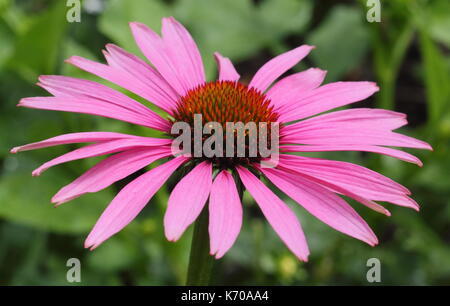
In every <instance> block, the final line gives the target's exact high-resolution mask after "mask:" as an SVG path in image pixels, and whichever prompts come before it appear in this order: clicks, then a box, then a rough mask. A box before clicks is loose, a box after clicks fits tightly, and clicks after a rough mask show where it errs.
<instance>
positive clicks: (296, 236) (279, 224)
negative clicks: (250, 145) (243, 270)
mask: <svg viewBox="0 0 450 306" xmlns="http://www.w3.org/2000/svg"><path fill="white" fill-rule="evenodd" d="M237 171H238V173H239V176H240V178H241V180H242V183H243V184H244V186H245V188H246V189H247V190H248V192H249V193H250V194H251V195H252V197H253V198H254V199H255V201H256V203H258V205H259V207H260V208H261V211H262V212H263V214H264V216H265V217H266V219H267V221H268V222H269V223H270V225H271V226H272V228H273V229H274V230H275V232H276V233H277V234H278V236H280V238H281V240H283V242H284V243H285V244H286V246H287V247H288V248H289V249H290V250H291V251H292V253H294V254H295V255H296V256H297V257H298V258H299V259H300V260H303V261H307V260H308V255H309V249H308V244H307V243H306V239H305V235H304V234H303V231H302V228H301V225H300V222H299V221H298V219H297V216H296V215H295V214H294V213H293V212H292V211H291V209H290V208H289V207H288V206H287V205H286V204H285V203H283V201H281V200H280V198H278V197H277V196H276V195H275V194H274V193H273V192H272V191H270V189H269V188H267V187H266V186H265V185H264V184H263V183H262V182H261V181H260V180H259V179H258V178H256V177H255V176H254V175H253V174H252V173H251V172H250V171H248V170H247V169H245V168H243V167H240V166H239V167H237Z"/></svg>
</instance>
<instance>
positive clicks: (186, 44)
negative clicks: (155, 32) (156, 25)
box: [161, 17, 205, 89]
mask: <svg viewBox="0 0 450 306" xmlns="http://www.w3.org/2000/svg"><path fill="white" fill-rule="evenodd" d="M161 32H162V38H163V41H164V44H165V46H166V50H167V53H168V55H169V56H170V59H171V61H172V63H173V65H174V66H175V67H177V68H178V74H179V76H180V80H181V81H182V82H183V83H184V86H185V88H186V89H192V88H195V87H197V86H199V85H203V84H204V83H205V71H204V68H203V61H202V57H201V55H200V51H199V50H198V47H197V45H196V44H195V41H194V40H193V39H192V37H191V35H190V34H189V32H188V31H187V30H186V29H185V28H184V27H183V25H182V24H180V23H179V22H178V21H176V20H175V18H173V17H169V18H163V20H162V29H161Z"/></svg>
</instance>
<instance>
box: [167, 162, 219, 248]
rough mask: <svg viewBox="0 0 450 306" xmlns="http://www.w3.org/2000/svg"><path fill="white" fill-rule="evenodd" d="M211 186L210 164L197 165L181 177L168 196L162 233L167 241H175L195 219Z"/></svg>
mask: <svg viewBox="0 0 450 306" xmlns="http://www.w3.org/2000/svg"><path fill="white" fill-rule="evenodd" d="M211 185H212V164H211V163H210V162H209V161H205V162H202V163H201V164H199V165H197V166H196V167H195V168H194V169H193V170H192V171H191V172H189V173H188V174H187V175H186V176H185V177H183V178H182V179H181V180H180V181H179V182H178V184H177V185H176V186H175V188H174V189H173V191H172V193H171V194H170V197H169V201H168V204H167V209H166V214H165V215H164V232H165V234H166V237H167V239H168V240H169V241H177V240H178V239H179V238H180V237H181V235H182V234H183V232H184V231H185V230H186V228H187V227H188V226H189V225H191V223H192V222H194V221H195V219H197V217H198V215H199V214H200V212H201V211H202V209H203V207H204V206H205V203H206V200H207V199H208V196H209V192H210V190H211Z"/></svg>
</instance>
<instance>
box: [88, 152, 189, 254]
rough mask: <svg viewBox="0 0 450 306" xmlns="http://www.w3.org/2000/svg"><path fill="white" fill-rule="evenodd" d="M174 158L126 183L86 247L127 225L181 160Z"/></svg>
mask: <svg viewBox="0 0 450 306" xmlns="http://www.w3.org/2000/svg"><path fill="white" fill-rule="evenodd" d="M186 161H187V158H185V157H177V158H175V159H172V160H171V161H168V162H166V163H164V164H162V165H161V166H158V167H156V168H154V169H152V170H150V171H148V172H146V173H145V174H143V175H141V176H140V177H138V178H137V179H135V180H134V181H132V182H131V183H129V184H128V185H127V186H125V187H124V188H123V189H122V190H121V191H120V192H119V194H118V195H117V196H116V197H115V198H114V200H113V201H112V202H111V203H110V204H109V205H108V207H107V208H106V210H105V211H104V212H103V214H102V215H101V217H100V219H99V220H98V221H97V223H96V224H95V226H94V228H93V229H92V231H91V233H90V234H89V236H88V237H87V239H86V242H85V247H86V248H91V249H94V248H96V247H97V246H99V245H100V244H101V243H102V242H103V241H105V240H106V239H108V238H109V237H111V236H112V235H114V234H116V233H117V232H119V231H120V230H122V229H123V228H124V227H125V226H127V225H128V223H130V222H131V221H132V220H133V219H134V218H135V217H136V216H137V215H138V214H139V212H140V211H141V210H142V209H143V208H144V207H145V205H147V203H148V201H149V200H150V199H151V198H152V197H153V195H154V194H155V193H156V192H157V191H158V190H159V188H161V186H162V185H163V184H164V183H165V182H166V180H167V179H168V178H169V177H170V176H171V175H172V173H173V172H174V171H175V170H176V169H177V168H178V167H179V166H180V165H181V164H183V163H184V162H186Z"/></svg>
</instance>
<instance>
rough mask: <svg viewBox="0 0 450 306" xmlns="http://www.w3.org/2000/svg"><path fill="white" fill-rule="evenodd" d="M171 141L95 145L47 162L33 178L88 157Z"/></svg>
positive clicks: (126, 140)
mask: <svg viewBox="0 0 450 306" xmlns="http://www.w3.org/2000/svg"><path fill="white" fill-rule="evenodd" d="M170 143H171V139H159V138H149V137H139V138H138V137H136V138H130V139H118V140H111V141H106V142H100V143H95V144H91V145H87V146H84V147H81V148H79V149H76V150H73V151H71V152H69V153H66V154H64V155H61V156H59V157H57V158H54V159H52V160H51V161H48V162H46V163H45V164H43V165H42V166H40V167H39V168H37V169H36V170H34V171H33V176H39V175H41V173H42V172H44V171H45V170H47V169H48V168H50V167H53V166H56V165H59V164H62V163H67V162H69V161H73V160H77V159H83V158H88V157H95V156H101V155H105V154H111V153H116V152H120V151H125V150H129V149H133V148H138V147H152V146H161V145H169V144H170Z"/></svg>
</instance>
